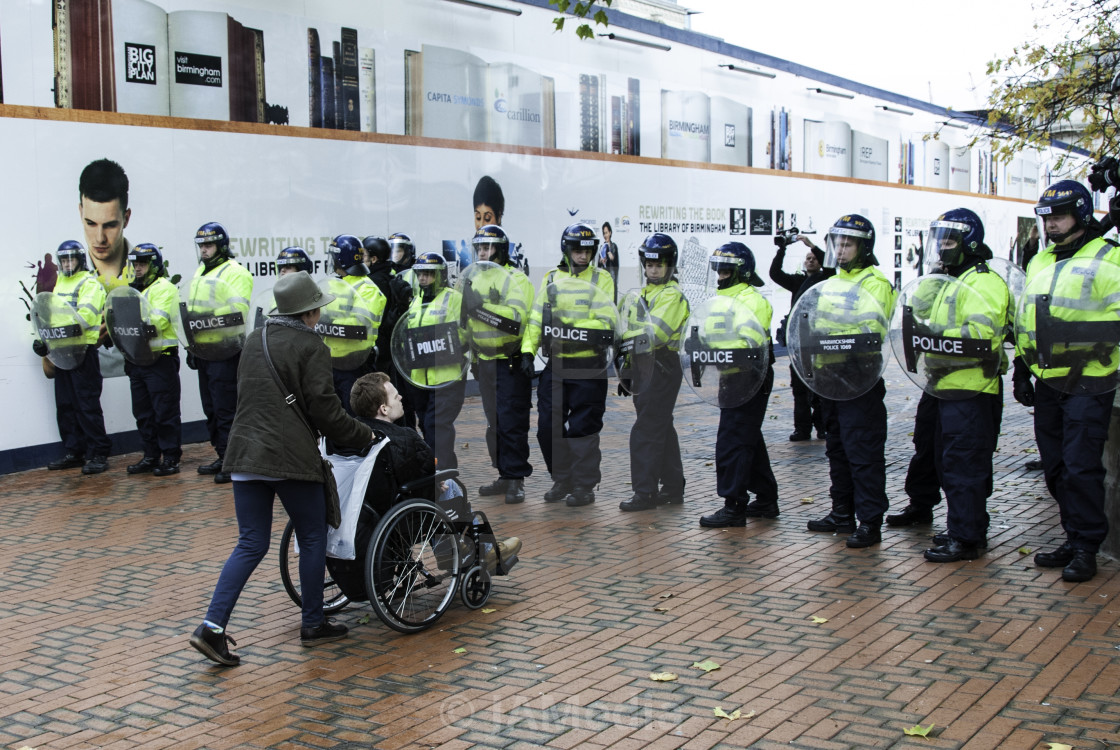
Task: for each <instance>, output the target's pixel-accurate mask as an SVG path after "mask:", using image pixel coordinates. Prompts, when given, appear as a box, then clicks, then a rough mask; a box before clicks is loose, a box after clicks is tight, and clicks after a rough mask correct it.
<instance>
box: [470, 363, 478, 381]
mask: <svg viewBox="0 0 1120 750" xmlns="http://www.w3.org/2000/svg"><path fill="white" fill-rule="evenodd" d="M471 377H472V378H474V379H475V380H478V360H477V359H472V360H471Z"/></svg>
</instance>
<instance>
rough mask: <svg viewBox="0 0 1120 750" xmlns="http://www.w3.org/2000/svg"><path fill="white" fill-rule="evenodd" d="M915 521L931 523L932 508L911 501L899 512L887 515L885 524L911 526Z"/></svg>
mask: <svg viewBox="0 0 1120 750" xmlns="http://www.w3.org/2000/svg"><path fill="white" fill-rule="evenodd" d="M916 523H933V510H932V509H930V508H923V507H922V506H920V505H915V504H914V503H913V502H912V501H911V503H910V504H909V505H907V506H906V507H905V508H903V509H902V511H901V512H899V513H895V514H894V515H890V516H887V526H913V525H914V524H916Z"/></svg>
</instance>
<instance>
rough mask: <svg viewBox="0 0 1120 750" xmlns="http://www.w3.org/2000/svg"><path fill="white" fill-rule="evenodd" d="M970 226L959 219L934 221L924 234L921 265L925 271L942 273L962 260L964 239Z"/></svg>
mask: <svg viewBox="0 0 1120 750" xmlns="http://www.w3.org/2000/svg"><path fill="white" fill-rule="evenodd" d="M969 230H970V227H969V226H968V224H965V223H963V222H959V221H935V222H933V223H932V224H930V225H929V234H927V235H926V244H925V251H924V253H923V256H924V257H923V265H924V267H925V271H926V273H944V271H945V270H946V269H949V268H953V267H955V266H959V265H960V264H961V261H963V260H964V239H965V237H967V236H968V232H969Z"/></svg>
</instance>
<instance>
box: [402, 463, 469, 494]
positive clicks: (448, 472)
mask: <svg viewBox="0 0 1120 750" xmlns="http://www.w3.org/2000/svg"><path fill="white" fill-rule="evenodd" d="M457 476H459V470H458V469H444V470H443V471H437V472H436V473H435V474H432V475H431V476H430V477H420V478H419V479H413V480H412V481H411V482H405V483H404V484H402V485H401V486H400V488H399V489H398V490H397V495H398V496H401V497H408V496H409V494H408V493H410V492H412V491H413V490H416V489H418V488H420V487H424V486H426V485H429V484H433V483H434V484H439V483H440V482H443V481H445V480H447V479H454V478H455V477H457Z"/></svg>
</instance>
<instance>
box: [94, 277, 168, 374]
mask: <svg viewBox="0 0 1120 750" xmlns="http://www.w3.org/2000/svg"><path fill="white" fill-rule="evenodd" d="M154 323H155V321H154V320H153V319H152V306H151V305H149V304H148V300H147V299H145V297H144V295H142V294H141V293H140V292H138V291H136V290H135V289H133V288H132V287H128V286H119V287H117V288H115V289H113V291H111V292H109V295H108V296H107V297H106V298H105V325H106V327H108V329H109V337H110V338H111V339H112V340H113V346H115V347H116V348H117V350H118V351H120V353H121V354H122V355H123V356H124V358H125V359H126V360H128V361H129V362H131V363H132V364H134V365H150V364H153V363H154V362H155V361H156V360H157V359H158V358H159V356H160V347H159V346H158V345H157V344H156V341H157V340H158V337H159V331H158V329H157V328H156V326H155V325H154Z"/></svg>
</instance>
